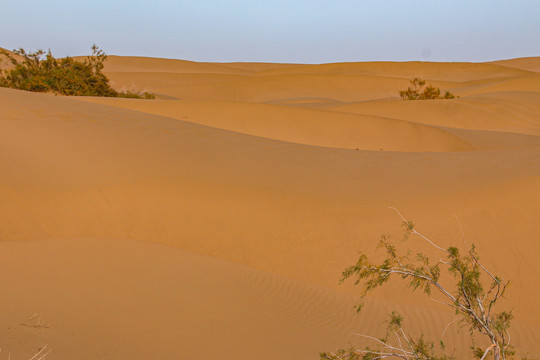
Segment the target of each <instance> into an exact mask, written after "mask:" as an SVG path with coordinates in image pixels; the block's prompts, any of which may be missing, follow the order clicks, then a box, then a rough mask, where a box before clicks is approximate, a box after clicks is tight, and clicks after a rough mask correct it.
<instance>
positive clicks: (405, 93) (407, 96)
mask: <svg viewBox="0 0 540 360" xmlns="http://www.w3.org/2000/svg"><path fill="white" fill-rule="evenodd" d="M425 85H426V81H425V80H422V79H420V78H414V79H412V80H411V86H409V87H408V88H407V90H401V91H400V92H399V96H401V98H402V99H403V100H430V99H454V98H455V95H454V94H452V93H451V92H449V91H447V92H445V93H444V95H443V96H441V89H439V88H436V87H434V86H432V85H428V86H426V87H424V86H425Z"/></svg>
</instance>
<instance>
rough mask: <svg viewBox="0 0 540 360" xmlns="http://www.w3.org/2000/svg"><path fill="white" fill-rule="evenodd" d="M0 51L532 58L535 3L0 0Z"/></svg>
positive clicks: (244, 57)
mask: <svg viewBox="0 0 540 360" xmlns="http://www.w3.org/2000/svg"><path fill="white" fill-rule="evenodd" d="M0 11H1V18H2V20H1V21H0V47H4V48H8V49H13V48H18V47H24V48H26V49H32V50H35V49H38V48H44V49H47V48H50V49H51V50H52V51H53V53H54V54H55V55H57V56H65V55H82V54H88V53H89V49H90V46H91V45H92V44H93V43H96V44H98V45H99V46H100V47H101V48H102V49H104V50H105V51H106V52H107V53H108V54H116V55H139V56H154V57H166V58H176V59H186V60H195V61H272V62H305V63H322V62H337V61H367V60H395V61H402V60H429V61H486V60H498V59H508V58H515V57H522V56H540V0H504V1H503V0H431V1H423V0H401V1H398V0H326V1H323V0H198V1H192V0H177V1H173V0H129V1H126V0H116V1H115V0H91V1H88V0H48V1H46V0H43V1H41V0H16V1H7V0H0Z"/></svg>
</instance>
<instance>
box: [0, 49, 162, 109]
mask: <svg viewBox="0 0 540 360" xmlns="http://www.w3.org/2000/svg"><path fill="white" fill-rule="evenodd" d="M14 52H15V54H17V55H19V59H18V58H17V57H15V56H13V55H12V54H10V53H9V52H7V51H5V50H0V54H1V55H3V56H5V57H7V59H8V60H9V61H10V63H11V64H12V66H11V68H9V69H7V70H4V71H0V86H2V87H9V88H14V89H19V90H28V91H37V92H54V93H57V94H61V95H75V96H107V97H129V98H139V99H154V98H155V97H154V95H153V94H149V93H147V92H136V91H130V92H118V91H116V90H114V89H113V88H112V87H111V86H110V84H109V79H108V78H107V77H106V76H105V75H104V74H103V72H102V69H103V67H104V62H105V60H106V59H107V55H106V54H105V52H103V50H100V49H99V48H98V47H97V46H96V45H93V46H92V55H91V56H88V57H87V58H86V59H85V60H84V61H77V60H74V59H72V58H70V57H66V58H62V59H56V58H55V57H54V56H53V55H52V53H51V51H50V50H49V51H48V52H45V51H43V50H38V51H36V52H26V51H25V50H24V49H19V50H15V51H14Z"/></svg>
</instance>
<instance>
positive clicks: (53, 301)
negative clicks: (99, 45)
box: [0, 56, 540, 360]
mask: <svg viewBox="0 0 540 360" xmlns="http://www.w3.org/2000/svg"><path fill="white" fill-rule="evenodd" d="M539 64H540V58H523V59H513V60H507V61H498V62H492V63H429V62H404V63H397V62H396V63H390V62H379V63H377V62H374V63H373V62H372V63H340V64H322V65H300V64H266V63H197V62H190V61H183V60H171V59H157V58H138V57H118V56H111V57H109V60H108V62H107V64H106V67H105V73H106V74H107V76H109V78H110V79H111V81H112V85H113V86H114V87H115V88H117V89H119V90H122V89H133V88H134V89H140V90H144V91H150V92H153V93H155V94H156V97H157V99H156V100H133V99H111V98H87V97H84V98H83V97H81V98H78V97H61V96H54V95H50V94H36V93H29V92H24V91H18V90H12V89H5V88H0V200H1V201H0V264H2V265H1V269H2V271H0V284H1V285H2V301H1V302H0V308H1V316H0V348H1V351H0V359H8V358H10V359H13V360H18V359H29V358H31V357H32V356H33V355H34V354H35V353H36V352H37V351H39V349H40V348H41V347H43V346H45V345H47V349H51V350H52V352H51V353H50V354H49V355H48V357H47V358H48V359H61V360H62V359H66V360H67V359H74V358H77V359H141V360H143V359H151V358H152V359H216V360H217V359H220V360H224V359H225V360H229V359H230V360H232V359H235V360H237V359H277V358H279V359H306V360H307V359H317V358H318V353H319V352H320V351H334V350H336V349H337V348H339V347H347V346H348V345H349V344H350V343H353V344H354V343H361V341H362V340H361V339H360V338H359V337H358V336H355V335H354V334H355V333H364V334H372V335H375V336H381V335H382V333H381V331H383V327H384V324H383V321H384V320H385V316H386V314H387V313H389V312H390V311H391V310H393V309H396V310H398V311H400V312H401V313H402V314H403V315H404V317H405V321H406V322H405V325H406V327H408V328H410V329H412V331H413V332H420V331H423V332H424V333H426V334H427V335H428V336H431V337H433V338H439V337H440V336H441V334H442V333H443V330H444V328H445V326H446V324H447V323H448V322H450V321H452V320H453V319H454V316H453V314H452V313H451V312H449V311H448V310H447V309H446V308H445V307H444V306H443V305H439V304H437V303H434V302H432V301H429V300H428V299H426V298H425V297H424V296H423V295H422V294H420V293H412V292H410V291H408V290H404V289H403V288H401V287H400V285H398V284H395V285H392V286H390V287H388V288H386V289H381V290H380V291H377V292H375V293H374V294H373V295H372V296H371V297H370V298H369V299H368V300H367V304H366V307H365V309H364V311H363V312H361V313H360V314H359V315H355V311H354V309H353V305H354V304H355V303H356V301H357V300H358V293H359V288H357V287H354V286H352V284H350V283H345V284H343V285H339V284H338V280H339V278H340V275H341V271H342V270H343V269H344V268H345V267H346V266H348V265H350V264H352V263H353V262H354V261H355V260H356V257H357V254H358V252H359V251H366V252H369V253H371V252H373V251H374V249H375V247H376V244H377V241H378V239H379V238H380V236H381V235H383V234H387V235H390V236H392V237H393V238H395V239H399V238H400V237H401V234H402V232H401V229H400V225H401V220H400V218H399V217H398V216H397V215H396V213H395V212H393V211H392V210H391V209H389V207H391V206H392V207H396V208H398V209H399V210H400V211H401V212H402V213H403V214H404V215H405V216H406V217H407V218H409V219H411V220H413V221H414V222H415V223H416V224H417V230H418V231H420V232H422V233H424V234H425V235H428V236H429V237H430V238H431V239H433V240H434V241H436V242H437V243H438V244H439V245H441V246H444V247H447V246H449V245H450V244H455V245H459V246H462V245H463V240H462V237H461V233H462V230H461V227H460V224H461V226H462V229H463V234H464V237H465V239H466V241H467V243H469V244H471V243H474V244H475V245H476V246H477V249H478V252H479V253H480V255H481V257H482V260H483V261H484V264H485V265H486V266H487V267H489V268H490V269H491V270H492V271H493V272H495V273H498V274H500V275H501V276H503V277H504V278H506V279H509V280H511V288H510V290H509V292H508V295H507V297H506V299H505V302H504V303H503V304H501V307H502V308H507V309H512V310H513V312H514V315H515V320H514V322H513V326H512V343H513V344H515V345H516V346H517V347H518V348H519V349H520V350H522V351H525V352H529V353H530V354H533V355H538V353H539V352H540V335H539V334H540V307H539V306H538V298H539V296H540V288H539V286H538V284H539V283H538V276H539V275H540V264H539V261H538V256H539V255H540V245H539V244H540V242H539V236H540V235H539V234H540V221H539V219H540V65H539ZM416 76H420V77H422V78H424V79H426V80H427V81H428V82H429V83H432V84H433V85H435V86H438V87H440V88H441V89H444V90H450V91H452V92H453V93H454V94H456V95H459V96H460V97H459V98H457V99H454V100H429V101H403V100H401V99H400V98H399V96H398V92H399V90H400V89H403V88H406V87H407V85H408V83H409V80H410V79H412V78H413V77H416ZM456 219H457V220H456ZM409 241H410V242H411V246H413V245H414V246H422V245H423V244H422V243H421V241H420V240H419V239H410V240H409ZM456 329H457V326H456V325H455V324H454V325H451V326H450V327H449V329H448V330H447V331H446V332H445V335H444V339H445V341H446V342H447V343H449V345H450V346H462V347H463V344H465V343H466V341H467V336H466V334H464V332H465V331H462V332H461V333H460V334H457V335H456V331H455V330H456ZM457 354H458V355H459V356H460V358H464V359H465V358H470V354H469V353H468V351H467V350H465V351H458V353H457Z"/></svg>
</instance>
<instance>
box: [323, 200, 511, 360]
mask: <svg viewBox="0 0 540 360" xmlns="http://www.w3.org/2000/svg"><path fill="white" fill-rule="evenodd" d="M396 211H397V210H396ZM398 214H399V216H401V214H400V213H399V212H398ZM401 218H402V219H403V227H404V228H405V236H404V239H405V240H406V239H407V238H408V237H409V236H410V235H414V236H416V237H419V238H420V239H422V240H423V241H425V243H426V245H427V246H428V248H431V249H432V250H433V251H436V252H438V253H439V254H440V256H441V258H440V259H439V256H437V259H438V260H435V261H432V260H431V259H429V258H428V256H427V255H426V254H425V252H421V251H419V252H417V253H416V254H414V256H411V255H409V253H410V252H409V253H406V254H402V253H401V251H399V250H398V247H397V246H396V245H395V244H394V243H392V242H391V241H390V240H389V238H388V237H386V236H383V237H382V238H381V240H380V242H379V248H382V249H383V250H384V253H385V257H384V260H383V261H382V262H381V263H375V262H373V261H371V260H370V259H369V258H368V256H367V255H366V254H360V257H359V258H358V261H357V262H356V264H353V265H352V266H349V267H347V268H346V269H345V270H344V272H343V274H342V278H341V281H345V280H347V279H349V278H353V279H355V285H358V284H361V285H362V290H361V292H360V294H361V295H360V297H361V302H360V304H359V305H358V306H357V311H360V310H361V309H362V306H363V299H364V298H365V296H366V295H367V294H368V293H369V292H370V291H372V290H373V289H375V288H378V287H380V286H383V285H384V284H386V283H387V282H388V281H389V279H390V278H391V277H398V278H401V279H402V280H405V281H406V282H407V283H408V285H409V286H410V287H411V288H412V289H413V290H416V289H419V290H422V291H423V292H424V293H425V294H426V295H427V296H429V297H430V298H432V300H434V301H436V302H439V303H441V304H442V305H444V306H446V307H447V308H448V309H449V310H451V311H453V312H454V313H455V314H456V315H458V316H459V320H460V321H461V327H465V328H467V330H468V331H467V334H468V335H470V337H471V340H472V354H473V356H475V357H476V358H478V359H482V360H483V359H487V358H488V356H489V358H491V359H495V360H502V359H510V358H512V356H513V355H514V353H515V352H514V349H513V347H512V346H511V345H510V334H509V332H508V329H509V327H510V321H511V320H512V313H511V312H509V311H501V312H496V311H495V307H496V304H497V302H498V300H499V299H500V298H501V297H502V296H503V295H504V294H505V291H506V289H507V286H508V284H509V282H508V281H503V280H502V279H501V278H500V277H498V276H496V275H493V274H492V273H491V272H489V271H488V270H487V269H486V268H485V266H483V265H482V263H481V262H480V260H479V256H478V254H477V252H476V249H475V247H474V245H472V246H471V247H470V248H469V247H468V246H467V244H466V243H465V245H466V247H467V249H465V251H463V250H460V249H459V248H458V247H454V246H450V247H448V248H446V249H445V248H442V247H439V246H438V245H437V244H435V243H434V242H432V241H431V240H430V239H429V238H427V237H425V236H424V235H422V234H420V233H418V232H417V231H416V229H415V226H414V224H413V223H412V222H410V221H407V220H405V218H403V216H401ZM413 253H414V251H413ZM443 270H446V271H448V274H443ZM360 336H362V337H363V338H365V339H367V340H368V341H369V342H370V343H371V345H370V346H366V347H363V348H350V349H342V350H339V351H337V352H335V353H329V352H326V353H321V354H320V356H321V359H325V360H344V359H352V360H360V359H362V360H371V359H384V358H400V359H404V360H408V359H425V360H449V359H455V357H454V356H453V355H447V354H446V351H447V350H446V345H445V344H444V343H443V342H442V340H439V341H437V340H436V341H431V340H428V339H426V338H425V337H424V336H423V335H420V336H419V337H418V336H417V337H414V336H412V335H410V334H408V333H407V332H406V331H405V327H404V320H403V317H402V316H401V315H399V314H397V313H395V312H393V313H392V314H391V315H390V317H389V319H388V322H387V329H386V334H385V335H384V336H383V337H376V336H368V335H360ZM477 337H479V338H480V339H477ZM477 340H480V341H477Z"/></svg>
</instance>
